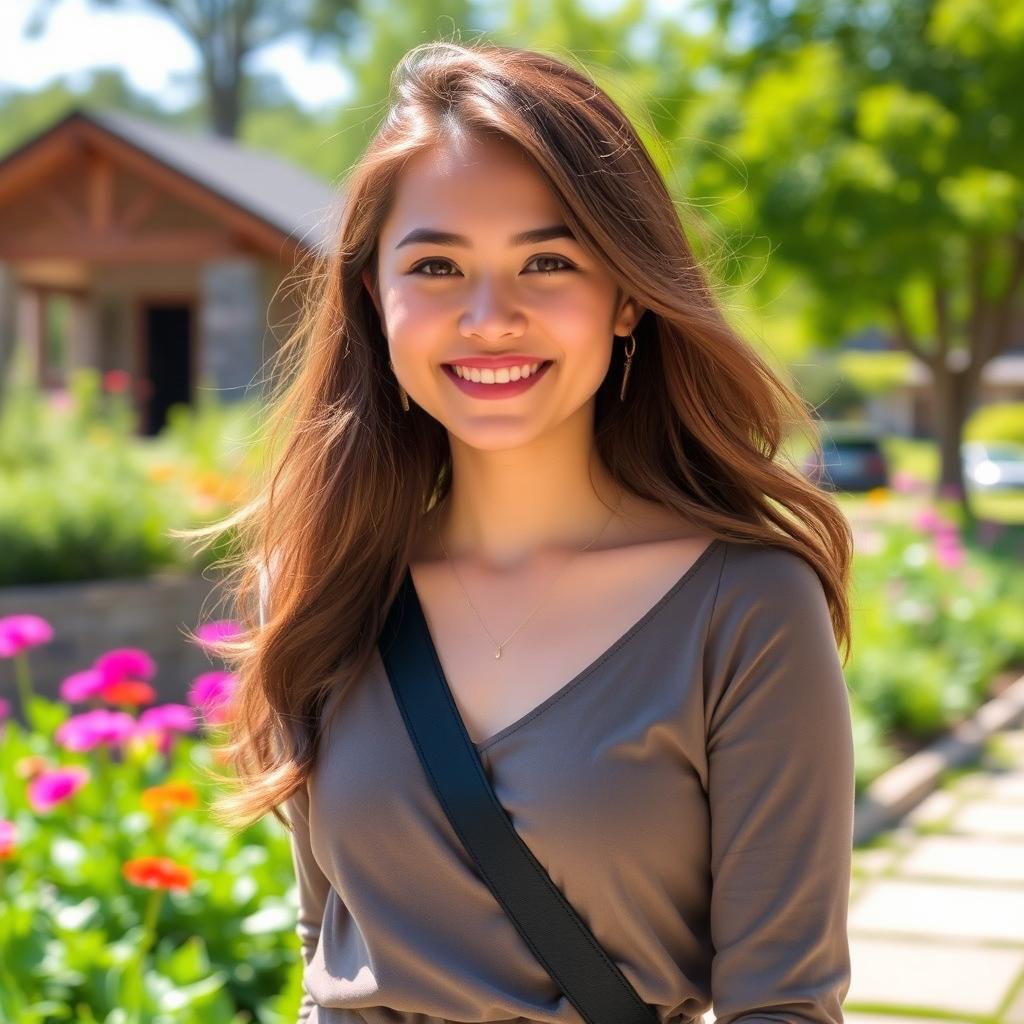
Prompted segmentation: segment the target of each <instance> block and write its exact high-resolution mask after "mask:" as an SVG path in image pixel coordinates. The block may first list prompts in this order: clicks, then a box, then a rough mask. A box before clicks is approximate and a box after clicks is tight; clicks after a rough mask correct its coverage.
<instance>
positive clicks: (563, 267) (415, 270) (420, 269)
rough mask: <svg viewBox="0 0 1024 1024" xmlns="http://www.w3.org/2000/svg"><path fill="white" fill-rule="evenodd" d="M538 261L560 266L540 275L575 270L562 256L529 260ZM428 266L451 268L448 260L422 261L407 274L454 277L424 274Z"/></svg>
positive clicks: (451, 275) (443, 275) (550, 268)
mask: <svg viewBox="0 0 1024 1024" xmlns="http://www.w3.org/2000/svg"><path fill="white" fill-rule="evenodd" d="M539 260H553V261H554V262H555V263H558V264H561V265H560V266H555V267H549V268H548V269H546V270H540V271H538V273H541V274H552V273H556V272H557V271H560V270H574V269H575V268H574V267H573V265H572V264H571V263H570V262H569V261H568V260H567V259H565V258H564V257H562V256H534V257H533V259H532V260H530V263H536V262H537V261H539ZM429 266H440V267H451V266H452V263H451V262H450V261H449V260H443V259H429V260H424V261H423V262H422V263H417V264H416V266H414V267H413V268H412V269H411V270H410V271H409V273H410V274H420V275H421V276H423V277H453V276H454V275H453V274H448V273H442V274H438V273H434V272H426V271H424V269H423V268H424V267H429ZM527 266H529V264H527Z"/></svg>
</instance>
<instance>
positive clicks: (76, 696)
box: [60, 668, 107, 704]
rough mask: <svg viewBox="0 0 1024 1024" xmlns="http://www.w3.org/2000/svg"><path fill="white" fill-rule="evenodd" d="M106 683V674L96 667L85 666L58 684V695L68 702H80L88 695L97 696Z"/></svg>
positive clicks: (88, 696) (86, 698)
mask: <svg viewBox="0 0 1024 1024" xmlns="http://www.w3.org/2000/svg"><path fill="white" fill-rule="evenodd" d="M106 684H107V678H106V676H105V675H104V674H103V673H102V672H101V671H100V670H99V669H96V668H86V669H83V670H82V671H81V672H75V673H73V674H72V675H70V676H68V677H67V678H66V679H65V680H64V681H63V682H62V683H61V684H60V697H61V700H65V701H67V702H68V704H80V703H82V701H86V700H89V698H90V697H98V696H99V695H100V690H102V689H103V687H104V686H106Z"/></svg>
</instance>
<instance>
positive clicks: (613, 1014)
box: [378, 568, 658, 1024]
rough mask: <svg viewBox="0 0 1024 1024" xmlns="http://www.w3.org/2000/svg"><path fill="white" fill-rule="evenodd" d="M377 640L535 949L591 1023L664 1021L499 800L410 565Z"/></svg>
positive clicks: (446, 795)
mask: <svg viewBox="0 0 1024 1024" xmlns="http://www.w3.org/2000/svg"><path fill="white" fill-rule="evenodd" d="M378 647H379V650H380V653H381V658H382V660H383V662H384V667H385V668H386V669H387V674H388V679H389V680H390V682H391V689H392V691H393V692H394V695H395V701H396V702H397V704H398V707H399V710H400V711H401V713H402V718H403V719H404V721H405V726H406V729H408V731H409V736H410V738H411V739H412V743H413V746H414V747H415V749H416V753H417V755H418V756H419V759H420V761H421V762H422V764H423V768H424V770H425V772H426V774H427V778H428V779H429V780H430V784H431V786H432V787H433V790H434V792H435V794H436V795H437V799H438V800H439V801H440V803H441V806H442V807H443V808H444V810H445V813H446V814H447V815H448V818H449V820H450V821H451V823H452V827H453V828H454V829H455V833H456V835H457V836H458V837H459V840H460V841H461V842H462V845H463V846H464V847H465V848H466V850H467V852H468V853H469V854H470V856H471V857H472V858H473V861H474V862H475V863H476V866H477V868H478V869H479V871H480V874H481V875H482V876H483V878H484V881H485V882H486V883H487V885H488V886H489V887H490V889H491V891H492V892H493V893H494V896H495V898H496V899H497V901H498V903H499V904H500V905H501V907H502V908H503V909H504V911H505V913H506V914H508V916H509V917H510V918H511V920H512V923H513V924H514V925H515V926H516V929H517V930H518V931H519V934H520V935H522V937H523V939H524V941H525V942H526V944H527V945H528V946H529V947H530V949H531V950H532V951H533V954H534V956H535V957H536V958H537V960H538V961H539V962H540V963H541V964H542V965H543V967H544V968H545V969H546V970H547V972H548V973H549V974H550V975H551V977H552V978H553V979H554V981H555V983H556V984H557V985H558V987H559V988H560V989H561V991H562V992H563V993H564V994H565V996H566V998H567V999H568V1000H569V1002H570V1003H572V1005H573V1006H574V1007H576V1009H577V1010H578V1011H579V1013H580V1014H581V1016H582V1017H583V1019H584V1020H585V1021H587V1022H588V1024H658V1016H657V1014H656V1013H655V1011H654V1010H653V1008H652V1007H650V1006H648V1005H647V1004H646V1003H644V1002H643V1000H642V999H641V998H640V996H639V994H638V993H637V991H636V989H634V988H633V986H632V985H630V983H629V981H628V980H627V979H626V977H625V975H623V973H622V971H621V970H620V969H619V968H618V966H617V965H616V964H615V963H614V962H613V961H612V959H611V958H610V957H609V956H608V954H607V953H606V952H605V951H604V949H602V948H601V946H600V945H599V944H598V942H597V940H596V939H595V938H594V936H593V934H592V933H591V932H590V930H589V929H588V928H587V926H586V925H585V924H584V923H583V921H582V920H581V919H580V917H579V915H578V914H577V913H576V911H575V910H574V909H573V907H572V905H571V904H570V903H569V902H568V900H566V898H565V897H564V896H563V895H562V893H561V892H560V891H559V889H558V887H557V886H556V885H555V884H554V882H552V881H551V877H550V876H549V875H548V873H547V872H546V871H545V870H544V868H543V867H542V866H541V864H540V863H539V861H538V860H537V858H536V857H534V855H533V853H532V852H531V851H530V848H529V847H528V846H527V845H526V843H524V842H523V840H522V838H521V837H520V835H519V833H518V832H517V831H516V830H515V827H514V826H513V824H512V822H511V820H510V819H509V817H508V814H507V813H506V812H505V809H504V808H503V807H502V806H501V804H500V803H499V802H498V798H497V796H496V795H495V793H494V790H493V789H492V788H491V784H490V782H489V781H488V779H487V775H486V772H485V771H484V768H483V765H482V764H481V762H480V759H479V757H478V756H477V751H476V748H475V747H474V745H473V742H472V740H471V739H470V737H469V734H468V733H467V732H466V727H465V724H464V723H463V721H462V718H461V716H460V715H459V713H458V709H457V708H456V706H455V701H454V699H453V697H452V694H451V690H450V688H449V686H448V681H447V680H446V679H445V677H444V672H443V671H442V669H441V663H440V661H439V660H438V657H437V651H436V650H435V649H434V643H433V640H432V639H431V636H430V632H429V630H428V628H427V623H426V620H425V618H424V616H423V609H422V608H421V607H420V603H419V600H418V598H417V595H416V590H415V587H414V586H413V583H412V576H411V574H410V572H409V570H408V568H407V569H406V572H405V576H404V578H403V581H402V586H401V589H400V591H399V593H398V596H397V597H396V599H395V601H394V603H393V604H392V606H391V608H390V609H389V610H388V615H387V617H386V621H385V623H384V627H383V630H382V632H381V636H380V639H379V640H378Z"/></svg>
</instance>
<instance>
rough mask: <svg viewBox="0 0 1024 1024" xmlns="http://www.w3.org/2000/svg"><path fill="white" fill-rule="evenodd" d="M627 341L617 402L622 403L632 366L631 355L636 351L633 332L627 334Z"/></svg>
mask: <svg viewBox="0 0 1024 1024" xmlns="http://www.w3.org/2000/svg"><path fill="white" fill-rule="evenodd" d="M629 340H630V342H631V346H630V347H629V348H628V349H626V350H625V351H626V365H625V367H624V369H623V371H622V387H621V389H620V390H619V401H620V402H621V401H623V399H625V397H626V381H628V380H629V368H630V366H632V364H633V353H634V352H635V351H636V338H634V337H633V332H632V331H630V332H629Z"/></svg>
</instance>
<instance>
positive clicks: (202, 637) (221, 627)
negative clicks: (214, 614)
mask: <svg viewBox="0 0 1024 1024" xmlns="http://www.w3.org/2000/svg"><path fill="white" fill-rule="evenodd" d="M241 632H242V627H241V626H239V624H238V623H237V622H235V621H234V620H233V619H217V620H216V621H215V622H207V623H204V624H203V625H202V626H200V627H199V628H198V629H197V630H196V637H197V638H198V639H199V642H200V643H202V644H204V645H205V644H206V643H209V642H211V641H212V642H213V643H217V642H218V641H220V640H228V639H230V638H231V637H233V636H237V635H238V634H239V633H241Z"/></svg>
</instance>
